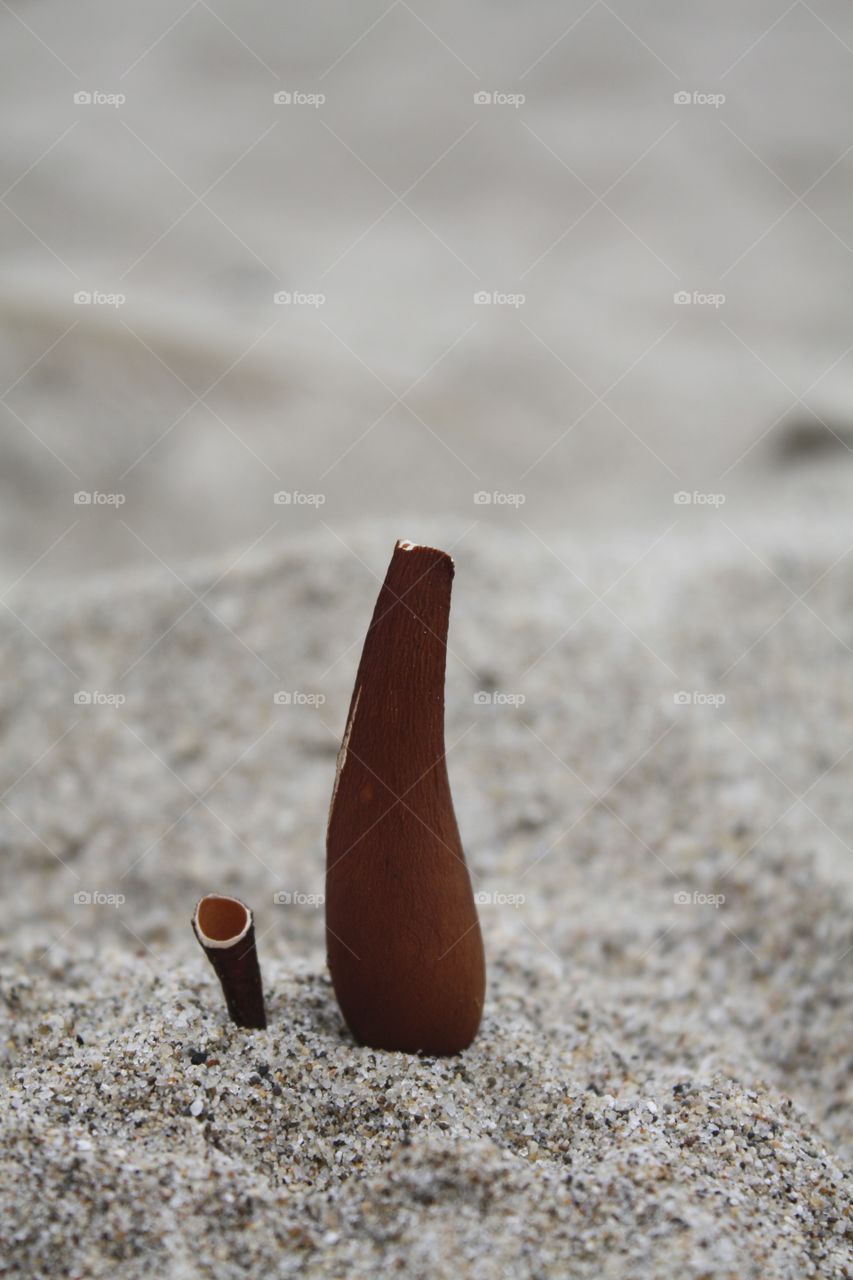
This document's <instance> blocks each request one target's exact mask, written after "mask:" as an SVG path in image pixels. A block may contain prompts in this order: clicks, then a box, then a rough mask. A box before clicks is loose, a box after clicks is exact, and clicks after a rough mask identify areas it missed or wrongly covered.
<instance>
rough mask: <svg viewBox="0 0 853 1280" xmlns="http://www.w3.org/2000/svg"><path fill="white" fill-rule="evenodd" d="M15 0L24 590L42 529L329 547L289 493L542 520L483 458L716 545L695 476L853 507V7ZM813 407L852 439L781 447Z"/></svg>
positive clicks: (11, 160)
mask: <svg viewBox="0 0 853 1280" xmlns="http://www.w3.org/2000/svg"><path fill="white" fill-rule="evenodd" d="M0 24H2V33H3V50H4V52H3V67H4V69H3V76H2V80H0V95H1V96H2V99H3V118H4V121H5V129H4V145H3V148H2V154H0V190H2V191H3V197H2V199H3V203H2V204H0V226H2V243H3V260H2V275H0V326H2V339H3V340H2V343H0V361H1V362H2V371H0V386H2V388H3V389H4V393H3V398H2V406H0V422H2V432H3V435H2V449H3V466H2V472H0V483H2V485H3V492H2V508H0V510H2V515H0V519H2V529H1V530H0V532H2V539H0V542H2V560H3V566H4V570H5V573H6V584H7V585H10V584H11V583H12V582H14V580H15V578H16V577H17V576H18V575H19V574H20V573H23V572H24V571H25V570H27V569H28V568H29V566H30V565H31V564H32V563H33V561H34V560H35V559H37V558H38V557H43V559H41V560H40V561H39V564H38V565H37V566H36V568H35V569H33V570H32V574H33V575H35V580H36V581H38V580H39V579H42V578H48V579H56V578H59V577H62V576H64V575H66V574H68V573H73V574H75V575H84V574H90V573H95V572H98V571H100V570H102V569H109V568H115V567H120V566H121V567H123V566H125V565H128V564H131V563H137V564H140V565H152V564H154V563H156V561H155V556H156V555H159V556H162V557H163V558H164V559H165V560H166V561H167V562H168V563H170V564H173V563H175V562H176V561H180V560H181V558H183V557H186V556H188V555H195V554H208V553H211V552H214V553H219V552H223V551H226V550H227V551H228V552H231V551H237V552H239V551H241V550H243V549H244V548H246V547H248V546H249V545H250V544H251V543H252V542H253V541H254V540H255V539H256V538H258V537H261V536H262V535H264V536H265V537H266V538H267V539H269V542H270V545H273V546H275V545H279V544H281V543H283V542H286V541H287V540H288V539H289V538H290V537H291V536H292V535H293V533H294V532H296V531H297V530H299V529H303V530H306V529H307V530H310V531H312V532H313V533H314V534H316V546H317V549H318V552H321V549H329V548H331V546H332V545H333V543H334V538H333V535H332V534H330V533H329V532H328V530H326V529H325V528H323V526H322V525H321V524H320V522H319V521H318V520H317V515H318V512H317V509H316V508H315V507H311V506H299V507H298V506H293V505H292V506H291V507H290V508H289V509H285V508H281V507H279V508H276V507H274V506H273V503H272V496H273V494H274V493H275V492H277V491H291V492H292V491H300V492H302V493H309V494H316V493H319V494H321V495H322V496H323V498H324V499H325V501H324V506H323V509H322V510H321V511H320V512H319V515H320V516H321V517H322V520H323V522H324V523H325V524H326V525H329V526H330V527H331V528H333V529H335V530H337V531H338V532H343V531H344V530H345V529H346V528H347V527H352V526H353V525H354V524H356V523H358V522H361V521H365V520H370V519H371V518H372V517H373V516H375V515H384V516H391V517H394V518H396V520H397V522H398V525H399V527H400V528H401V530H402V531H403V532H404V533H405V532H406V531H407V530H408V529H410V528H412V527H415V526H416V525H417V522H418V520H419V519H422V518H424V517H426V516H433V517H435V516H438V517H439V518H440V519H441V520H442V521H443V522H444V524H445V526H446V528H447V531H448V539H447V540H452V538H453V537H454V536H457V535H458V534H461V533H462V532H463V531H464V530H465V529H466V528H467V527H468V525H469V524H470V523H471V521H473V520H474V519H479V520H486V521H499V522H500V523H501V524H502V525H504V526H509V527H515V528H516V529H517V530H519V532H520V535H521V536H525V537H526V536H530V535H528V534H526V533H524V532H523V530H521V529H520V526H519V524H518V521H517V519H516V516H517V515H518V514H519V512H518V509H517V508H514V507H507V506H502V507H500V508H498V507H496V506H495V504H492V505H491V508H490V509H488V510H486V509H485V508H484V507H483V506H480V507H477V506H475V505H474V504H473V494H474V493H475V492H480V491H486V492H490V493H492V492H494V491H499V492H501V493H509V494H516V493H520V494H522V495H523V498H524V500H525V502H524V510H523V511H522V512H521V513H520V514H521V515H522V516H523V517H524V520H525V523H526V524H528V525H530V526H532V527H533V528H535V529H536V530H537V532H539V533H540V534H543V533H545V534H547V531H548V530H549V529H552V528H556V527H559V528H560V529H563V530H567V529H568V530H571V531H572V532H573V533H574V534H576V535H577V536H578V538H580V539H581V540H587V539H593V540H599V539H600V538H601V536H602V534H611V533H613V531H615V530H619V529H623V528H627V529H629V530H636V529H638V528H639V527H640V526H641V525H645V526H647V527H648V528H650V529H651V530H652V531H653V532H654V531H658V532H663V531H664V530H665V529H666V528H667V527H668V526H669V525H670V524H671V523H672V521H673V519H674V518H676V517H681V519H680V521H679V524H678V527H677V528H676V530H675V531H674V533H673V534H672V535H667V536H668V537H669V536H672V537H673V538H674V540H675V541H676V542H677V541H678V540H679V539H680V538H681V537H682V536H683V535H685V534H686V535H687V536H688V539H689V536H690V535H691V534H692V533H693V531H694V529H695V523H696V515H697V513H696V511H695V510H693V511H688V512H684V511H683V510H682V511H679V510H677V509H676V510H674V508H673V493H674V492H677V491H682V490H684V491H688V492H691V493H692V491H693V490H694V489H695V490H698V491H700V492H703V493H722V494H724V495H725V497H726V512H725V515H726V516H727V517H728V519H727V523H729V524H733V525H736V526H737V527H738V529H739V531H742V530H743V529H744V527H745V526H744V525H743V524H737V522H738V520H741V521H747V520H749V518H750V517H754V516H756V514H757V513H760V514H761V516H762V518H763V516H764V514H765V511H764V508H767V509H772V508H774V507H776V508H783V509H785V510H790V506H791V503H792V502H793V503H796V504H800V505H802V504H803V503H805V504H807V505H808V504H809V503H810V502H815V503H816V504H817V505H819V506H820V507H821V509H823V510H825V509H826V503H827V502H828V501H834V500H835V499H834V497H833V496H832V495H836V494H837V493H838V491H839V488H840V490H841V497H840V499H839V500H838V505H837V510H838V512H839V517H840V513H841V512H842V511H843V510H845V508H846V504H847V502H848V500H849V487H848V479H849V475H850V474H853V469H851V468H850V467H849V466H848V465H847V464H848V463H849V462H850V461H851V459H850V457H849V446H850V441H849V439H847V438H846V437H845V432H848V431H849V430H850V429H851V403H852V402H853V351H851V343H853V332H851V308H850V297H851V293H853V289H851V285H853V256H851V244H850V241H851V231H850V219H849V210H850V193H851V174H853V153H851V141H852V140H851V136H850V119H851V112H852V111H853V76H851V70H853V52H851V49H853V15H851V12H850V9H849V6H847V5H845V4H843V3H840V2H835V3H827V2H826V0H823V2H821V3H815V4H814V5H808V4H806V3H802V2H800V0H798V2H797V3H794V4H792V5H790V6H789V7H787V8H786V7H785V6H784V5H780V4H779V3H771V2H770V0H765V2H763V3H753V4H751V5H749V6H748V7H744V6H743V5H741V4H737V3H721V4H718V5H715V6H714V9H713V12H709V11H707V9H706V8H705V7H704V6H700V5H696V4H687V5H685V4H678V3H675V2H674V0H673V2H672V3H661V2H658V3H655V4H653V5H647V6H643V7H642V8H641V9H640V10H638V11H635V10H634V9H633V8H630V9H626V8H625V7H624V6H621V7H620V6H618V5H609V4H607V3H604V2H603V0H600V2H598V3H593V4H591V5H589V4H586V3H583V2H580V0H579V2H578V3H574V2H573V3H571V4H568V5H566V4H559V5H558V4H543V3H539V4H536V5H534V6H533V7H531V8H527V9H526V10H525V12H524V15H523V18H521V17H520V16H519V14H518V13H517V12H516V11H515V10H514V9H513V8H512V7H510V6H506V5H500V6H493V5H481V4H474V5H470V6H465V7H463V8H462V9H460V8H459V7H458V6H454V5H451V4H433V5H431V6H430V7H429V9H428V10H424V11H423V12H421V11H420V10H417V9H416V7H414V6H410V5H408V4H407V3H405V2H404V0H398V2H397V3H393V4H391V5H390V6H388V5H382V4H378V5H373V4H371V5H369V6H367V7H364V6H360V7H358V8H353V7H352V6H350V5H344V4H337V3H332V4H329V5H327V6H324V7H323V9H322V11H320V10H317V9H314V8H311V7H309V6H306V5H298V4H295V5H285V6H283V7H280V6H277V7H276V8H275V10H274V11H271V10H270V9H269V7H268V6H266V5H263V4H260V3H248V4H243V5H237V4H228V3H225V4H219V5H218V6H217V5H215V4H208V3H207V2H206V0H196V2H195V3H193V4H189V5H187V6H183V5H180V4H173V3H161V2H160V0H154V2H153V3H151V4H149V5H146V6H144V7H143V8H141V9H137V10H134V11H133V12H132V13H128V12H125V11H121V10H117V9H116V7H115V6H114V5H111V4H108V3H102V4H98V3H89V4H86V5H85V6H83V8H82V9H80V8H75V9H73V10H72V9H70V8H68V7H67V6H61V5H57V4H53V3H45V2H42V0H35V2H32V3H24V4H16V5H13V6H6V7H5V9H4V10H3V11H2V12H0ZM80 93H83V94H90V95H93V96H94V95H97V94H98V93H100V94H107V95H124V97H125V98H126V101H125V102H123V103H121V104H120V105H118V106H115V105H110V104H108V103H102V104H99V103H98V102H97V101H95V102H92V103H91V104H88V105H86V104H75V102H74V95H75V94H80ZM276 93H291V94H292V95H293V96H294V99H295V98H296V95H298V94H304V95H318V94H321V95H325V101H324V102H322V103H321V104H320V105H310V104H308V103H302V102H297V101H295V100H294V101H292V102H291V104H290V105H276V104H275V103H274V101H273V97H274V94H276ZM477 93H487V94H491V95H493V98H494V96H495V95H497V94H503V95H519V94H521V95H524V99H525V100H524V102H523V103H520V104H516V105H513V104H511V103H503V102H495V101H493V102H492V103H491V104H477V103H475V101H474V95H475V94H477ZM679 93H680V94H687V95H689V96H690V98H691V101H690V102H689V103H688V104H683V105H680V104H677V103H675V102H674V95H675V94H679ZM697 94H698V95H703V94H704V95H717V96H718V95H723V96H724V98H725V101H724V102H722V103H720V102H719V101H718V98H715V103H716V105H715V104H714V103H712V102H703V101H695V102H694V101H693V96H694V95H697ZM682 290H683V291H686V292H687V293H689V294H690V295H691V296H692V294H693V293H694V291H697V292H699V293H702V294H706V295H707V294H714V295H720V294H722V295H724V296H725V302H724V303H723V304H722V305H719V306H715V305H713V304H707V303H706V304H696V303H691V304H690V305H680V306H679V305H676V304H675V303H674V301H673V299H674V295H675V293H676V292H678V291H682ZM80 291H84V292H89V293H94V292H96V291H101V292H102V293H104V294H123V295H124V297H125V299H126V301H125V302H124V304H123V305H121V306H120V307H111V306H110V305H108V304H101V305H94V304H93V305H89V306H85V305H75V304H74V302H73V298H74V295H75V293H78V292H80ZM277 291H289V292H291V293H301V294H313V295H317V294H322V295H324V297H325V301H324V303H323V304H322V305H321V306H312V305H310V304H301V305H300V304H295V305H294V304H292V305H290V306H277V305H275V303H274V301H273V298H274V294H275V293H276V292H277ZM478 291H486V292H488V293H491V294H494V293H495V292H498V293H501V294H504V295H515V296H517V295H519V294H523V295H524V298H525V301H524V302H523V304H521V305H518V306H513V305H510V304H498V305H495V304H492V305H489V306H484V305H475V303H474V301H473V299H474V294H475V293H476V292H478ZM199 397H200V398H199ZM791 423H794V424H795V425H796V424H805V428H806V437H807V438H806V444H805V451H806V453H808V451H809V446H810V445H814V447H815V450H816V451H818V452H819V449H820V446H821V445H825V446H828V448H827V449H826V453H825V455H824V460H825V461H826V460H828V463H829V465H825V466H824V467H823V468H820V467H817V468H816V467H814V466H808V467H805V466H803V465H800V463H801V462H802V457H801V456H800V455H798V456H797V457H796V458H795V459H792V458H790V457H788V458H787V462H788V464H789V465H788V466H787V467H786V466H785V465H784V463H785V458H786V455H785V454H784V450H783V453H782V465H781V466H780V465H779V462H780V455H779V453H778V449H779V447H780V446H781V445H782V443H783V441H784V433H785V431H786V429H787V427H788V426H789V425H790V424H791ZM824 424H825V425H824ZM831 432H834V433H836V434H835V435H833V434H831ZM837 437H842V439H843V441H844V442H843V443H840V442H839V440H838V438H837ZM795 463H796V465H794V464H795ZM792 472H795V473H796V477H795V479H792ZM792 486H793V488H792ZM81 490H82V491H89V492H93V491H100V492H105V493H114V492H118V493H121V494H122V495H124V497H125V498H126V502H125V504H124V506H123V509H122V510H121V512H120V513H119V515H120V517H121V519H122V520H123V521H124V524H125V525H126V526H128V527H127V528H125V527H124V525H122V524H121V523H120V522H119V521H117V520H115V519H114V518H112V517H113V516H114V514H115V512H114V509H112V508H99V509H92V508H90V509H89V510H82V509H81V508H79V507H78V508H75V507H74V505H73V494H74V493H75V492H77V491H81ZM700 514H702V513H700ZM75 519H76V520H78V521H79V523H77V524H76V525H75V527H74V528H73V529H72V528H71V527H70V526H72V524H73V522H74V521H75ZM274 521H277V522H278V523H277V524H276V526H275V528H273V529H271V530H270V531H269V532H267V530H268V529H269V527H270V526H271V525H272V524H273V522H274ZM691 521H692V522H691ZM714 527H715V529H716V530H718V531H719V521H716V522H715V525H714ZM722 536H723V537H725V538H728V541H729V543H730V545H731V547H732V549H733V550H736V549H737V544H736V542H735V541H734V540H733V539H732V538H731V537H730V536H729V535H727V534H722ZM56 539H59V541H58V542H57V544H56V545H55V546H54V545H53V544H54V541H55V540H56ZM140 539H141V540H142V541H139V540H140ZM747 540H749V539H747ZM142 543H145V544H146V545H142ZM647 544H648V543H647V541H646V542H642V541H638V543H637V548H638V550H641V549H642V547H643V546H645V545H647ZM148 548H150V549H148ZM28 580H29V581H32V580H33V578H32V577H31V578H29V579H28Z"/></svg>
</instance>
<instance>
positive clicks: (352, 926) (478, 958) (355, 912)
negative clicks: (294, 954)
mask: <svg viewBox="0 0 853 1280" xmlns="http://www.w3.org/2000/svg"><path fill="white" fill-rule="evenodd" d="M452 582H453V561H452V560H451V558H450V556H448V555H446V554H445V553H444V552H443V551H436V550H435V549H434V548H432V547H421V546H415V545H413V544H412V543H410V542H398V543H397V545H396V547H395V548H394V554H393V556H392V558H391V564H390V565H389V567H388V573H387V575H386V577H385V582H384V584H383V586H382V590H381V591H380V593H379V599H378V600H377V602H376V608H375V610H374V614H373V620H372V622H371V624H370V628H369V630H368V632H367V637H366V639H365V642H364V649H363V651H362V655H361V662H360V664H359V668H358V675H357V676H356V682H355V689H354V691H353V696H352V702H351V704H350V710H349V717H348V719H347V726H346V732H345V734H344V738H343V742H342V744H341V750H340V753H339V755H338V769H337V776H336V778H335V788H334V792H333V794H332V804H331V810H330V813H329V827H328V833H327V840H326V848H327V862H326V947H327V951H328V958H329V969H330V971H331V975H332V981H333V983H334V987H335V994H336V995H337V998H338V1003H339V1004H340V1007H341V1011H342V1013H343V1015H344V1018H345V1019H346V1021H347V1024H348V1026H349V1028H350V1030H351V1031H352V1033H353V1035H354V1036H355V1037H356V1038H357V1039H358V1040H359V1041H361V1042H362V1043H363V1044H367V1045H370V1046H372V1047H373V1048H376V1049H399V1050H403V1051H405V1052H407V1053H417V1052H422V1053H430V1054H451V1053H458V1052H459V1051H460V1050H462V1049H465V1048H467V1046H468V1045H469V1044H470V1043H471V1041H472V1040H473V1038H474V1036H475V1035H476V1033H477V1028H478V1026H479V1025H480V1017H481V1014H482V1010H483V998H484V995H485V985H486V972H485V960H484V956H483V941H482V937H481V935H480V923H479V920H478V918H477V908H476V905H475V902H474V895H473V892H472V890H471V880H470V876H469V874H468V868H467V866H466V865H465V855H464V853H463V851H462V844H461V841H460V839H459V830H458V828H457V825H456V816H455V814H454V812H453V801H452V799H451V795H450V784H449V782H448V778H447V767H446V764H445V759H444V756H445V748H444V670H445V665H446V658H447V624H448V619H449V615H450V590H451V585H452Z"/></svg>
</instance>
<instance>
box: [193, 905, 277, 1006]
mask: <svg viewBox="0 0 853 1280" xmlns="http://www.w3.org/2000/svg"><path fill="white" fill-rule="evenodd" d="M192 926H193V931H194V932H195V936H196V937H197V938H198V941H199V944H200V945H201V947H202V949H203V950H204V954H205V955H206V956H207V958H208V960H209V961H210V963H211V964H212V965H213V967H214V969H215V970H216V976H217V977H218V978H219V981H220V983H221V984H222V992H223V995H224V996H225V1003H226V1004H227V1006H228V1012H229V1013H230V1015H231V1018H232V1021H234V1022H236V1023H237V1025H238V1027H254V1028H258V1029H260V1030H263V1029H264V1027H266V1025H267V1015H266V1010H265V1009H264V990H263V986H262V984H261V970H260V966H259V964H258V953H257V951H256V950H255V922H254V918H253V916H252V913H251V911H250V910H249V908H248V907H247V906H246V904H245V902H241V901H240V899H239V898H226V897H223V895H222V894H219V893H209V894H207V896H206V897H204V898H202V900H201V902H200V903H199V904H198V906H197V907H196V909H195V912H194V914H193V919H192Z"/></svg>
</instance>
